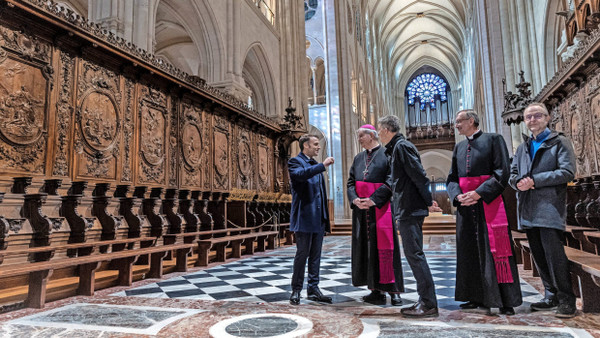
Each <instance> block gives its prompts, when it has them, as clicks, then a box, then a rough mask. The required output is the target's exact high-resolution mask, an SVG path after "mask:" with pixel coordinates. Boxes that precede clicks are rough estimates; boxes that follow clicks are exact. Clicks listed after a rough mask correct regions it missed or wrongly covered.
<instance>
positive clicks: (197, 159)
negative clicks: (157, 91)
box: [179, 102, 209, 189]
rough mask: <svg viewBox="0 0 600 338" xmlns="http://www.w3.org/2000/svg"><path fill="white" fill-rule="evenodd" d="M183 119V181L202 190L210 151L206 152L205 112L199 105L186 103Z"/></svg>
mask: <svg viewBox="0 0 600 338" xmlns="http://www.w3.org/2000/svg"><path fill="white" fill-rule="evenodd" d="M181 108H182V112H183V117H182V118H181V120H180V123H179V129H180V140H181V142H180V155H181V157H182V161H181V162H180V163H181V166H180V169H181V171H180V172H181V179H182V182H181V183H182V184H183V185H184V186H187V187H190V188H196V189H202V187H203V183H204V182H205V178H204V176H205V172H206V170H207V169H208V168H209V167H208V166H207V163H208V162H207V160H208V157H209V156H208V154H209V152H208V151H205V147H206V141H207V139H206V137H205V135H204V128H205V127H204V121H203V112H202V110H201V109H200V107H198V106H197V105H194V104H192V103H191V102H185V103H183V104H182V105H181Z"/></svg>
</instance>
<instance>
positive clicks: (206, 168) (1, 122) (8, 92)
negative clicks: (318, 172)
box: [0, 8, 285, 192]
mask: <svg viewBox="0 0 600 338" xmlns="http://www.w3.org/2000/svg"><path fill="white" fill-rule="evenodd" d="M13 10H15V11H16V10H17V9H16V8H13V9H8V11H13ZM15 18H16V19H15ZM24 18H25V17H24V16H19V17H14V16H12V15H4V16H2V17H0V172H1V175H0V181H9V180H12V178H13V177H15V176H30V175H33V176H44V177H46V178H52V177H57V178H68V179H70V180H71V181H91V182H94V183H96V182H107V183H111V184H114V185H116V184H130V185H134V186H150V187H155V186H162V187H178V188H185V189H196V190H201V191H231V189H232V188H239V189H244V190H251V191H259V192H270V191H272V190H273V189H274V185H275V183H274V182H275V174H276V172H275V169H274V168H275V156H274V138H275V137H276V134H277V133H278V132H280V130H279V129H278V128H279V127H278V126H277V122H276V121H275V120H273V119H270V118H265V117H264V116H260V115H256V114H255V112H251V111H246V110H243V109H245V108H244V106H243V105H239V102H238V103H236V102H234V101H231V100H233V99H232V98H230V97H229V96H227V95H224V94H223V93H221V92H219V91H218V90H216V89H214V88H212V87H210V86H208V85H206V84H205V83H203V82H198V81H195V80H194V81H191V80H193V78H191V77H189V76H188V75H187V74H185V73H183V72H181V71H179V70H177V69H175V68H173V69H171V68H168V67H167V68H164V69H163V68H160V69H162V71H164V72H166V74H170V75H169V76H171V77H174V78H175V79H177V81H180V82H178V83H175V82H173V80H172V79H173V78H168V77H165V76H164V74H159V73H160V72H155V71H152V70H151V69H152V68H151V67H153V65H154V63H153V61H152V60H153V59H152V60H150V59H149V58H150V57H151V56H150V55H138V54H135V55H130V57H132V58H134V59H135V58H139V59H140V60H139V61H141V62H139V63H138V62H133V63H132V59H131V58H125V57H123V55H122V54H119V55H117V54H116V53H113V52H112V51H110V50H108V49H104V48H97V45H96V42H99V41H95V42H94V41H91V43H90V41H83V40H84V39H85V37H83V36H81V35H77V34H75V35H69V34H67V32H65V30H64V27H63V28H60V29H57V30H53V29H54V28H52V27H53V23H51V22H44V25H40V24H35V25H27V24H26V23H25V21H27V20H25V19H24ZM38 19H39V18H38ZM36 20H37V19H36ZM15 21H19V22H15ZM15 27H18V28H15ZM28 27H32V28H31V29H30V28H28ZM84 28H85V27H84ZM88 28H89V27H88ZM34 29H35V30H34ZM96 33H98V32H96ZM94 34H95V33H94ZM94 34H92V35H94ZM88 37H89V36H88ZM92 39H95V37H92ZM103 43H108V44H110V43H111V42H110V41H109V42H107V41H103ZM125 47H127V46H125ZM148 60H150V61H149V62H146V61H148ZM144 62H146V63H145V64H144ZM154 66H156V65H154ZM157 67H158V66H157ZM161 67H162V66H161ZM155 70H157V69H155ZM182 84H183V85H182ZM190 85H191V87H190ZM186 86H188V87H186ZM198 92H200V95H198ZM167 93H168V94H167ZM230 101H231V102H230ZM224 103H226V104H224ZM232 107H233V108H232ZM240 107H241V108H240ZM240 109H242V110H243V111H242V110H240ZM253 114H255V115H253ZM250 116H251V118H249V117H250ZM257 121H262V122H259V126H258V127H259V128H261V129H262V127H266V128H264V129H265V130H267V131H266V132H262V131H261V132H257V131H254V130H251V128H250V127H248V126H249V125H251V124H252V125H254V124H255V123H256V122H257ZM261 125H262V127H261ZM278 130H279V131H278ZM284 171H285V170H284V168H282V169H281V170H278V171H277V175H278V176H280V177H283V176H284V175H285V173H284ZM278 180H280V179H278ZM283 181H285V179H284V180H283ZM114 185H113V186H114Z"/></svg>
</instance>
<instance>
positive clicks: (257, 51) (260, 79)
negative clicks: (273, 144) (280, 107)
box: [242, 42, 277, 116]
mask: <svg viewBox="0 0 600 338" xmlns="http://www.w3.org/2000/svg"><path fill="white" fill-rule="evenodd" d="M242 77H243V78H244V82H245V83H246V86H247V87H248V89H250V90H251V91H252V96H251V97H252V103H253V107H254V109H256V110H257V111H258V112H260V113H263V114H266V115H267V116H271V115H277V110H276V109H277V108H276V107H277V95H276V94H277V90H276V88H275V84H274V81H273V71H272V70H271V66H270V64H269V60H268V58H267V56H266V53H265V50H264V48H263V46H262V44H261V43H260V42H255V43H253V44H251V45H250V47H249V48H248V50H247V51H246V57H245V58H244V66H243V68H242Z"/></svg>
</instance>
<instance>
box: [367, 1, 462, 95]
mask: <svg viewBox="0 0 600 338" xmlns="http://www.w3.org/2000/svg"><path fill="white" fill-rule="evenodd" d="M468 2H469V1H468V0H430V1H424V0H367V1H366V5H367V8H366V10H367V12H368V16H369V17H371V18H373V19H374V20H372V23H373V24H374V25H375V28H376V30H377V31H378V32H379V33H378V36H379V39H380V41H381V46H382V48H383V49H384V51H383V52H384V53H385V54H384V55H386V56H387V57H388V58H389V60H390V62H391V63H390V65H391V69H393V71H394V75H395V76H396V78H397V79H398V81H399V82H400V84H401V85H406V83H407V82H408V80H409V78H410V77H411V76H412V75H413V73H414V72H415V71H416V70H417V69H419V68H420V67H422V66H432V67H435V68H436V69H438V70H439V71H440V72H441V73H442V74H443V75H444V76H445V77H446V79H447V80H448V81H449V82H450V84H451V86H452V85H453V84H454V86H456V85H457V84H458V83H459V82H460V75H459V74H461V73H462V67H463V55H464V47H463V46H464V45H465V36H466V34H465V22H466V19H467V16H468V13H469V9H470V8H469V4H468ZM376 34H377V33H376Z"/></svg>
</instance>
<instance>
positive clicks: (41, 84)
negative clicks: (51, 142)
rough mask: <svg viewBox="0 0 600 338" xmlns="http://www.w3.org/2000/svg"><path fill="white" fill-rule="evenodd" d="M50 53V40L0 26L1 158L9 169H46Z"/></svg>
mask: <svg viewBox="0 0 600 338" xmlns="http://www.w3.org/2000/svg"><path fill="white" fill-rule="evenodd" d="M50 52H51V46H50V45H49V44H47V43H46V42H43V41H41V40H38V39H37V38H36V37H33V36H30V35H27V34H26V33H22V32H16V31H13V30H10V29H8V28H6V27H0V138H1V140H2V142H0V161H1V162H2V163H3V166H4V168H6V169H11V170H17V171H25V172H28V173H37V174H42V173H43V172H44V169H45V168H44V167H45V166H44V164H45V154H46V152H45V150H46V145H47V137H48V134H47V123H48V116H47V107H48V104H47V102H48V97H49V92H50V90H51V87H52V82H53V79H52V74H53V72H54V71H53V69H52V67H51V66H50V65H49V62H50V58H51V56H50Z"/></svg>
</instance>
